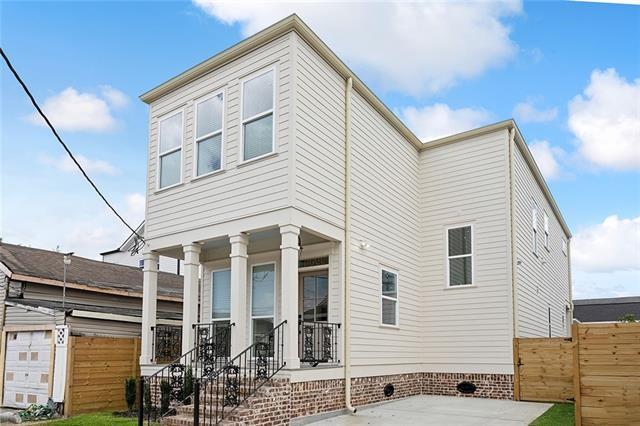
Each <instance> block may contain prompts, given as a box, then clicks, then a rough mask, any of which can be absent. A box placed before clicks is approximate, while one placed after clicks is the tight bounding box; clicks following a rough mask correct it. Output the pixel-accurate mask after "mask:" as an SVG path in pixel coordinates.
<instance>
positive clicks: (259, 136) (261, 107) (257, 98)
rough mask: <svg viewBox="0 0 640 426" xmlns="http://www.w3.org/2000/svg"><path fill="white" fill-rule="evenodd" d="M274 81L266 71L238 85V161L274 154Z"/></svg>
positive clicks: (271, 75)
mask: <svg viewBox="0 0 640 426" xmlns="http://www.w3.org/2000/svg"><path fill="white" fill-rule="evenodd" d="M274 78H275V71H274V69H270V70H269V71H266V72H264V73H262V74H260V75H258V76H255V77H253V78H251V79H249V80H247V81H245V82H244V83H243V84H242V161H248V160H251V159H254V158H258V157H262V156H264V155H267V154H269V153H271V152H273V151H274V131H273V108H274V106H273V104H274V87H275V82H274Z"/></svg>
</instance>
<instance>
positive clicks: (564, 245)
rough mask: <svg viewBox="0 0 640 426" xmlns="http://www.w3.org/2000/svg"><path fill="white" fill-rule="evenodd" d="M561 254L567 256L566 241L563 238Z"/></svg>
mask: <svg viewBox="0 0 640 426" xmlns="http://www.w3.org/2000/svg"><path fill="white" fill-rule="evenodd" d="M562 254H564V255H565V256H566V255H567V241H566V240H565V239H564V238H563V239H562Z"/></svg>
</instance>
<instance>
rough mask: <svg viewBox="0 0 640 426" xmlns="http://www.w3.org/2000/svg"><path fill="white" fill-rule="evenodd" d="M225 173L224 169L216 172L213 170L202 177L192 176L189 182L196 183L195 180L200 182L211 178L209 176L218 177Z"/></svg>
mask: <svg viewBox="0 0 640 426" xmlns="http://www.w3.org/2000/svg"><path fill="white" fill-rule="evenodd" d="M225 171H226V169H218V170H214V171H212V172H208V173H205V174H203V175H198V176H193V177H192V178H191V182H194V181H197V180H200V179H204V178H208V177H211V176H215V175H219V174H221V173H223V172H225Z"/></svg>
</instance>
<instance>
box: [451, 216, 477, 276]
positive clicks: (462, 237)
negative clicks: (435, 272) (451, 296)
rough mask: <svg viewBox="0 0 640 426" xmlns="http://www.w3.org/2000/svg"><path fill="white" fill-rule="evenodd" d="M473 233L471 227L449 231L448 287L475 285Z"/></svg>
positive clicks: (461, 227)
mask: <svg viewBox="0 0 640 426" xmlns="http://www.w3.org/2000/svg"><path fill="white" fill-rule="evenodd" d="M472 234H473V232H472V227H471V225H467V226H460V227H456V228H449V229H447V285H448V286H449V287H458V286H465V285H473V240H472V238H473V235H472Z"/></svg>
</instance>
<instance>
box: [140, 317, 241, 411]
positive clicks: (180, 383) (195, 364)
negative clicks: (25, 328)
mask: <svg viewBox="0 0 640 426" xmlns="http://www.w3.org/2000/svg"><path fill="white" fill-rule="evenodd" d="M197 325H198V324H196V326H197ZM196 326H194V328H196ZM231 326H233V324H230V325H227V324H224V325H222V324H221V325H218V326H217V327H216V328H215V332H214V333H212V334H210V335H209V337H208V338H204V337H202V338H201V339H196V340H195V345H194V347H193V348H192V349H191V350H189V351H187V352H186V353H184V354H183V355H182V356H180V357H178V358H176V359H174V360H173V361H171V362H169V363H168V364H167V365H165V366H164V367H162V368H161V369H160V370H158V371H156V372H155V373H154V374H152V375H151V376H148V377H140V388H139V407H138V408H139V410H138V424H143V423H144V422H147V423H148V424H155V423H157V422H159V420H160V419H161V418H162V417H165V416H169V415H174V414H175V413H176V407H177V406H179V405H182V404H191V403H192V400H193V394H194V391H195V390H197V388H196V387H195V384H196V383H199V382H200V381H201V380H202V378H204V377H208V376H209V375H210V374H211V372H215V371H216V370H218V369H219V367H220V366H223V365H226V363H227V361H228V360H229V356H228V355H224V354H225V353H227V352H226V351H223V350H218V349H217V347H218V346H219V345H220V346H226V345H228V341H229V335H230V329H231Z"/></svg>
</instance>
